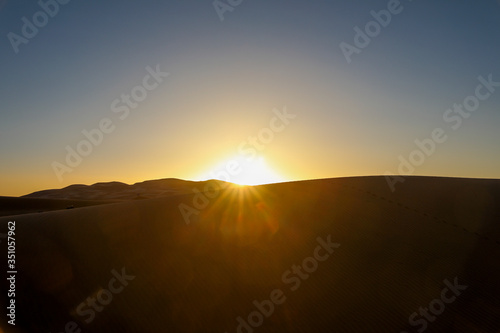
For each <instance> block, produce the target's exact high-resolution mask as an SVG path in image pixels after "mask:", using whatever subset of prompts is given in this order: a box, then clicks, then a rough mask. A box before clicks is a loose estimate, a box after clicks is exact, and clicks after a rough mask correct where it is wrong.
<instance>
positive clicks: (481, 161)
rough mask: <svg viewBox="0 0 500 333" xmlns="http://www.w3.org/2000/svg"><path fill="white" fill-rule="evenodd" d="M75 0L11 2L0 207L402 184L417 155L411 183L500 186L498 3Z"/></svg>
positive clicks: (2, 20)
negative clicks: (14, 199) (73, 199)
mask: <svg viewBox="0 0 500 333" xmlns="http://www.w3.org/2000/svg"><path fill="white" fill-rule="evenodd" d="M65 2H67V0H64V1H63V0H60V3H58V7H59V8H58V9H56V7H55V6H54V0H46V1H44V0H42V1H41V3H38V2H37V1H27V0H15V1H14V0H1V1H0V7H1V9H0V37H1V38H0V49H1V52H0V80H1V83H2V86H1V89H0V101H1V104H0V156H1V163H0V195H22V194H27V193H30V192H33V191H36V190H41V189H47V188H61V187H64V186H67V185H69V184H74V183H84V184H92V183H95V182H99V181H113V180H116V181H123V182H127V183H133V182H137V181H142V180H147V179H156V178H170V177H175V178H182V179H193V180H198V179H203V178H207V177H208V178H210V177H209V176H207V175H208V172H209V171H210V170H215V171H216V172H219V171H220V169H221V168H222V169H227V165H228V164H231V163H232V162H230V161H237V163H238V165H237V166H235V165H232V166H230V167H229V169H231V170H232V171H233V174H234V175H233V176H231V177H232V178H231V179H229V180H232V181H240V182H242V183H245V182H247V183H251V182H252V181H253V182H254V183H259V182H264V181H266V180H295V179H311V178H327V177H341V176H356V175H383V174H384V173H386V172H391V173H394V174H397V173H398V168H399V167H400V164H401V160H400V156H401V157H403V158H404V159H406V160H408V159H410V155H411V154H412V153H413V155H412V158H413V161H414V162H415V161H418V163H414V164H413V168H414V170H411V173H412V174H416V175H438V176H460V177H488V178H500V154H499V150H498V148H499V144H500V130H499V128H500V87H497V86H495V84H491V83H490V84H489V89H491V91H490V90H488V87H485V86H484V84H483V86H482V87H479V88H478V86H479V85H480V84H481V81H479V80H478V77H479V76H482V77H483V78H484V80H486V81H488V77H489V76H490V75H491V78H490V79H491V81H493V82H500V38H499V37H500V35H499V33H500V2H499V1H497V0H481V1H477V0H468V1H466V0H442V1H431V0H414V1H410V0H402V1H401V3H400V4H399V6H396V2H397V1H395V0H392V1H386V0H383V1H378V0H377V1H374V0H350V1H347V0H346V1H331V0H316V1H303V0H302V1H298V0H286V1H285V0H243V1H237V0H232V1H231V2H228V1H227V0H224V1H220V2H218V3H216V4H217V5H218V11H219V12H218V11H217V10H216V8H215V7H214V3H212V1H193V0H191V1H187V0H175V1H170V0H169V1H153V0H142V1H123V0H121V1H118V0H107V1H83V0H71V1H69V2H67V3H65ZM44 3H46V4H45V5H44ZM229 3H232V4H235V5H236V6H231V5H230V4H229ZM238 3H239V4H238ZM224 6H225V7H224ZM42 7H45V12H48V14H44V12H42V13H40V11H43V10H44V9H43V8H42ZM381 10H384V12H382V14H380V17H379V21H380V22H381V23H375V24H373V23H372V24H370V22H371V21H374V20H375V18H374V16H373V15H372V14H371V12H372V11H375V12H376V13H380V11H381ZM391 10H392V11H391ZM383 13H389V14H390V15H391V18H390V22H389V19H388V17H387V16H384V15H383ZM23 18H25V19H23ZM221 18H223V20H221ZM375 22H376V21H375ZM36 24H38V27H37V26H36ZM367 24H368V26H367ZM355 27H359V28H360V30H361V31H362V32H363V34H366V33H367V32H366V31H365V28H367V27H368V29H372V30H369V31H368V33H369V34H370V35H371V36H373V37H370V36H368V35H366V36H364V38H363V37H359V36H358V37H357V38H355V37H356V36H355V35H356V34H357V32H355V30H354V28H355ZM377 27H378V28H377ZM33 28H34V29H33ZM36 30H38V31H36ZM358 31H359V30H358ZM366 38H369V39H370V40H369V42H367V39H366ZM343 42H344V43H345V44H341V43H343ZM356 42H357V44H356ZM347 44H349V45H350V46H349V47H348V49H349V50H350V51H351V53H350V54H349V55H348V57H346V54H345V45H347ZM341 45H344V51H343V48H342V47H341ZM356 45H357V46H356ZM353 50H356V52H354V51H353ZM347 58H349V60H350V62H349V61H348V59H347ZM155 71H159V72H161V73H160V74H156V78H157V79H155V78H154V77H153V76H151V74H149V72H155ZM166 72H168V76H167V75H166V74H164V73H166ZM148 75H149V76H148ZM144 82H145V83H144ZM145 86H147V87H148V89H149V90H146V89H145V88H144V87H145ZM476 90H478V91H479V94H480V95H479V96H481V99H479V98H477V97H474V96H475V94H476ZM132 92H134V93H135V96H136V97H137V98H138V100H140V102H138V103H135V102H134V100H133V99H132V100H129V102H128V103H131V104H126V103H127V102H126V101H125V100H122V98H123V96H124V95H128V96H131V93H132ZM144 92H146V94H147V96H145V97H144V95H143V94H144ZM132 98H135V97H132ZM117 99H118V100H117ZM138 100H135V101H138ZM464 100H467V101H468V102H469V103H470V104H469V105H470V106H469V108H471V109H473V110H474V111H470V112H468V111H466V112H465V113H464V112H463V113H462V114H464V115H465V116H461V115H460V114H459V113H458V111H452V112H453V113H447V110H448V109H450V108H453V106H454V104H461V103H464ZM475 102H478V103H479V105H475ZM113 104H114V107H113ZM476 104H477V103H476ZM127 105H129V106H130V107H129V106H127ZM132 105H133V107H132ZM284 112H287V113H288V114H289V116H288V117H289V118H286V116H283V114H284ZM450 112H451V111H450ZM278 114H280V115H281V118H284V120H280V119H281V118H279V117H278ZM291 115H293V117H292V116H291ZM457 117H460V119H458V118H457ZM274 118H277V120H273V119H274ZM106 119H108V120H109V121H108V120H106ZM445 119H447V120H445ZM102 122H104V125H102V126H103V128H104V129H105V130H107V131H108V133H103V132H102V131H101V130H99V131H100V133H102V138H101V137H100V135H99V134H95V133H97V132H95V131H94V132H92V130H93V129H97V128H99V127H100V126H101V123H102ZM271 124H272V125H271ZM454 127H455V129H454ZM111 128H112V130H111ZM436 128H438V129H439V128H440V129H442V133H441V136H440V137H441V139H442V137H443V136H446V140H445V141H444V142H438V143H436V142H434V145H435V148H433V149H431V148H432V144H430V145H428V146H427V149H428V153H429V154H428V155H425V158H424V159H423V160H422V156H423V155H422V156H420V155H419V153H415V150H416V149H418V146H417V145H416V143H415V140H416V139H418V140H424V142H427V143H428V141H425V139H429V138H432V134H431V133H432V132H433V131H434V130H435V129H436ZM83 130H87V131H89V132H91V133H94V134H95V135H94V137H93V138H94V141H95V142H96V143H98V144H97V145H94V144H92V143H89V141H88V140H89V139H86V137H85V136H84V134H83V133H82V131H83ZM259 135H260V137H259ZM252 137H254V138H256V139H252ZM85 140H87V143H82V142H83V141H85ZM429 140H430V139H429ZM89 144H90V145H91V146H90V148H89V146H88V145H89ZM78 145H79V146H78ZM68 146H69V148H70V149H74V150H75V151H76V153H77V154H78V152H77V149H78V147H80V150H81V151H82V152H84V153H85V154H87V156H80V158H81V160H79V161H78V158H76V157H73V161H72V162H73V167H71V166H70V165H69V164H68V163H67V161H66V158H67V155H68V152H67V147H68ZM421 150H422V149H421ZM422 154H423V153H422ZM419 158H420V160H419ZM421 160H422V161H421ZM238 161H239V162H238ZM54 162H57V163H54ZM408 163H413V162H408ZM264 164H265V165H264ZM417 164H418V165H417ZM55 165H56V166H57V167H55ZM241 168H242V169H243V171H241V170H242V169H241ZM56 169H57V170H59V171H55V170H56ZM261 169H262V170H261ZM403 169H404V168H403ZM234 170H239V171H238V172H239V173H238V172H236V171H234ZM251 170H260V171H255V172H254V173H261V176H262V181H261V180H260V179H257V178H255V175H252V174H251V173H252V171H251ZM228 172H229V171H228ZM271 174H272V175H273V176H271ZM266 177H267V178H266ZM273 177H274V178H273ZM240 178H241V179H243V180H241V179H240Z"/></svg>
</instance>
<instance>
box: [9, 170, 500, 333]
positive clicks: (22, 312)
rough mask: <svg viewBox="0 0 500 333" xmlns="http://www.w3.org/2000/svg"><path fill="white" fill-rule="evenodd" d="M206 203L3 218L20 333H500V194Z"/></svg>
mask: <svg viewBox="0 0 500 333" xmlns="http://www.w3.org/2000/svg"><path fill="white" fill-rule="evenodd" d="M208 184H209V183H208ZM211 184H216V183H211ZM136 185H137V186H139V185H138V184H136ZM136 185H134V186H136ZM106 186H108V185H106ZM106 186H104V187H106ZM110 186H111V187H113V191H111V192H113V193H115V194H116V193H119V192H121V191H128V189H129V187H128V186H130V185H126V184H121V183H113V184H112V185H110ZM148 186H151V187H152V188H153V189H156V187H155V185H153V183H148V182H145V183H142V185H140V187H141V188H143V189H144V188H146V187H148ZM98 187H99V186H95V185H94V187H93V188H92V189H90V190H89V189H88V188H86V189H85V191H81V189H83V188H81V187H78V186H76V187H72V188H71V191H70V190H66V192H72V193H73V194H71V195H69V196H70V197H71V196H72V195H74V196H75V198H76V197H78V198H83V197H84V194H83V193H88V191H90V192H91V193H93V194H91V195H93V197H92V199H95V198H106V199H110V198H111V197H112V196H110V195H101V196H99V195H98V194H96V193H97V191H98V190H99V191H102V189H98ZM186 189H187V188H186ZM194 189H199V191H203V190H208V191H207V192H206V193H205V194H204V195H202V194H200V193H198V194H195V193H194V192H193V187H192V186H191V187H190V188H189V189H187V193H186V192H184V194H183V193H178V194H179V195H175V196H167V197H158V198H152V199H147V200H129V201H124V202H118V203H108V204H102V205H94V206H88V207H81V208H77V209H69V210H66V209H64V210H58V211H52V212H46V213H44V214H24V215H19V216H14V217H8V218H7V217H3V218H0V226H1V229H0V232H2V233H5V232H6V230H7V223H8V222H9V221H12V220H15V222H16V242H17V243H16V244H17V245H16V246H17V262H16V264H17V269H18V271H19V273H18V275H17V281H16V286H17V287H18V289H17V290H16V302H17V303H16V304H17V317H16V329H17V330H16V331H15V332H64V331H65V329H66V331H75V332H77V331H78V329H81V330H82V332H155V333H156V332H245V333H247V332H402V331H405V332H419V331H421V332H423V331H425V332H496V333H497V332H500V283H499V281H500V267H499V264H498V263H499V259H500V223H499V221H500V209H499V207H500V181H498V180H478V179H454V178H432V177H408V178H407V180H406V181H405V182H404V183H403V184H398V188H397V190H396V192H394V193H392V192H391V191H390V190H389V187H388V186H387V183H386V181H385V179H384V178H383V177H355V178H340V179H322V180H313V181H302V182H291V183H282V184H271V185H264V186H256V187H238V186H226V187H225V188H223V189H221V190H220V191H218V192H216V191H214V190H213V186H212V187H210V186H207V183H205V182H200V183H196V184H195V186H194ZM66 192H64V193H66ZM104 192H105V191H104ZM60 193H62V192H60ZM60 193H59V194H60ZM74 193H79V194H78V195H76V194H74ZM101 193H102V192H101ZM144 193H146V192H144ZM38 195H43V196H45V197H51V196H52V195H54V192H44V193H42V194H40V193H39V194H38ZM64 195H66V194H64ZM144 195H146V194H144ZM125 197H126V196H125ZM127 198H129V199H130V198H131V197H130V196H129V197H127ZM87 199H90V198H87ZM180 207H183V208H181V209H180ZM186 207H187V208H186ZM182 209H184V211H183V212H184V213H183V212H181V210H182ZM189 214H191V215H189ZM187 222H189V223H187ZM3 245H4V244H3V240H2V246H3ZM4 248H5V247H4ZM2 265H3V266H2V268H3V269H4V271H6V270H7V267H5V265H6V260H3V261H2ZM4 284H5V287H6V288H5V289H4V290H6V289H8V285H7V282H6V281H4ZM4 297H5V298H2V302H3V306H6V303H5V302H6V295H4ZM93 302H94V303H93ZM4 308H5V307H4ZM1 320H2V322H1V327H2V329H4V331H6V332H10V331H12V332H14V330H11V328H12V327H11V326H10V325H8V324H7V323H6V321H7V320H8V318H6V317H5V316H2V317H1Z"/></svg>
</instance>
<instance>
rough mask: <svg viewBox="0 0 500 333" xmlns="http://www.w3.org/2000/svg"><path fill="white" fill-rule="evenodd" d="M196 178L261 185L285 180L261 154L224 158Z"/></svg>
mask: <svg viewBox="0 0 500 333" xmlns="http://www.w3.org/2000/svg"><path fill="white" fill-rule="evenodd" d="M197 179H199V180H207V179H219V180H223V181H228V182H231V183H235V184H239V185H262V184H269V183H279V182H283V181H285V178H284V177H283V176H282V175H280V174H279V173H278V172H276V171H275V170H273V168H272V167H270V166H269V164H268V163H267V161H266V159H265V158H264V157H263V156H258V157H255V158H245V157H243V156H239V155H236V156H233V157H231V158H228V159H226V160H224V161H223V162H221V163H219V164H217V165H216V166H214V167H212V168H210V171H208V172H205V173H204V174H203V175H202V176H201V177H197Z"/></svg>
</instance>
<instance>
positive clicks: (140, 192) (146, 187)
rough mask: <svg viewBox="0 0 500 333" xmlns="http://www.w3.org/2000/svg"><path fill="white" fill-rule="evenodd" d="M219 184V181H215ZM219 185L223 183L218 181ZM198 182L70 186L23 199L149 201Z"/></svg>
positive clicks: (188, 190) (181, 191) (171, 179)
mask: <svg viewBox="0 0 500 333" xmlns="http://www.w3.org/2000/svg"><path fill="white" fill-rule="evenodd" d="M215 182H219V181H215ZM220 183H223V182H221V181H220ZM198 185H199V182H193V181H187V180H181V179H175V178H168V179H157V180H148V181H144V182H140V183H135V184H133V185H128V184H125V183H120V182H109V183H96V184H93V185H80V184H76V185H70V186H68V187H65V188H63V189H56V190H44V191H38V192H34V193H31V194H28V195H24V196H23V197H24V198H45V199H76V200H136V199H150V198H158V197H164V196H170V195H177V194H183V193H189V192H191V189H192V188H194V187H195V186H198Z"/></svg>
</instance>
